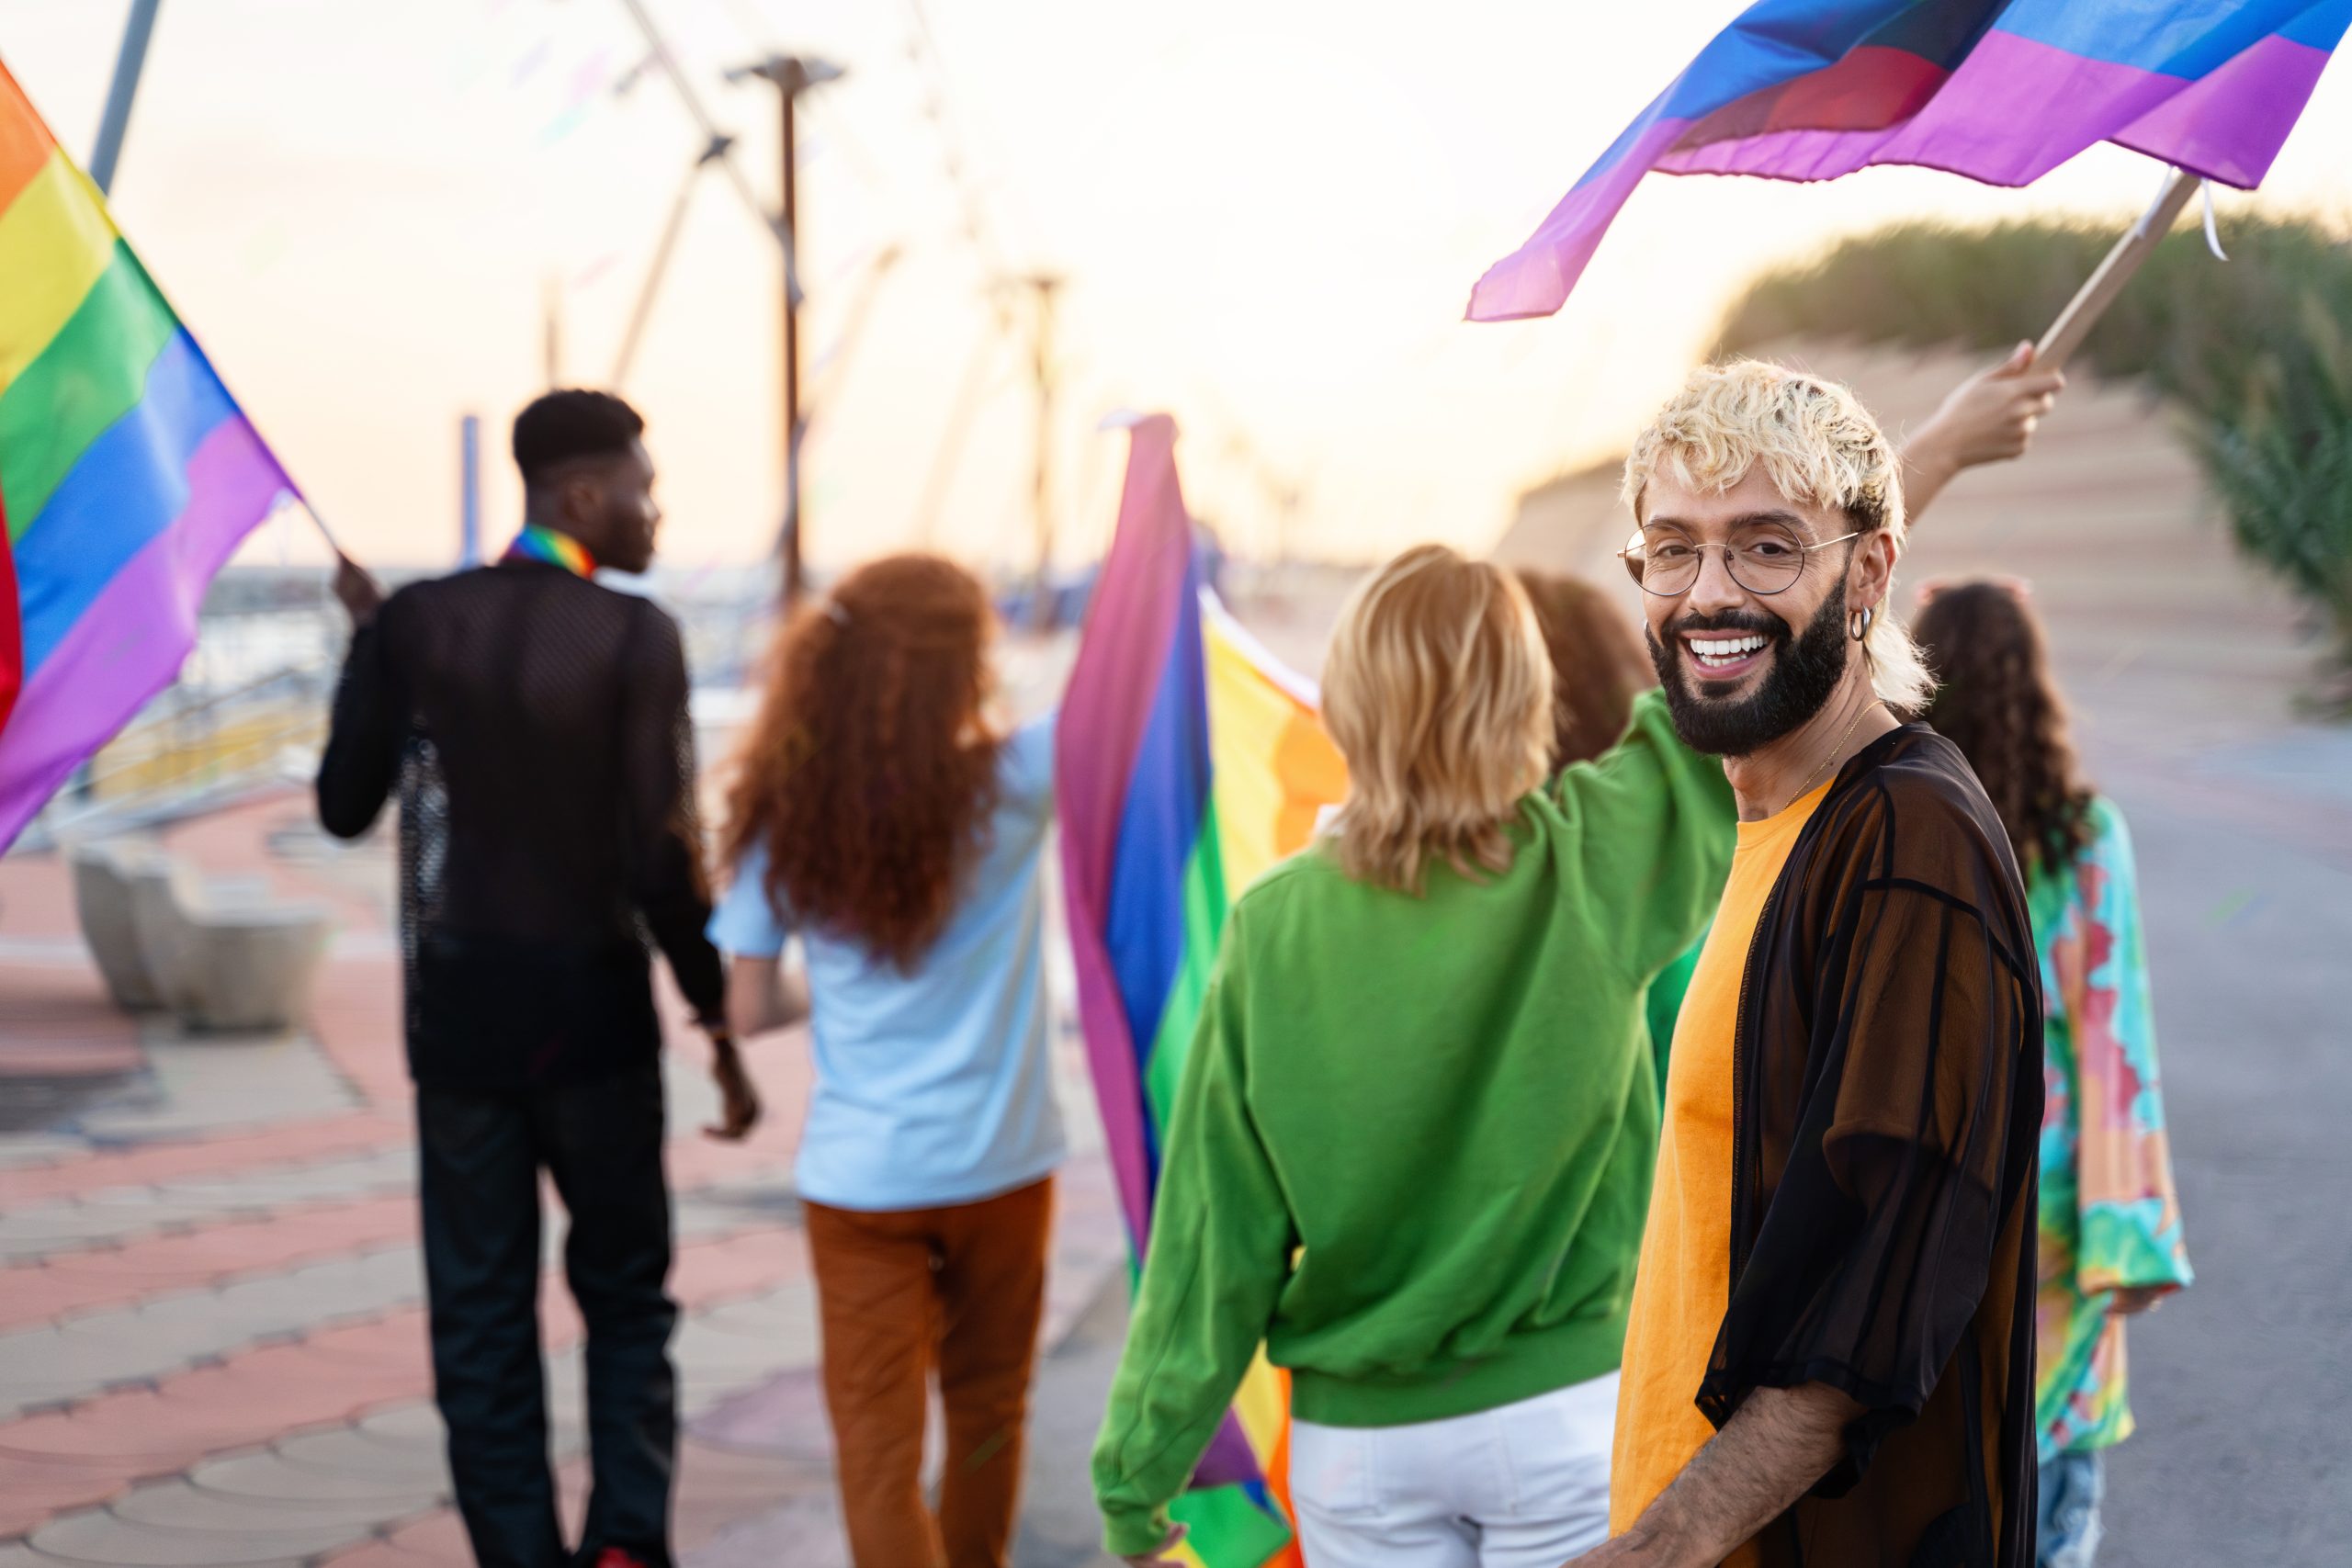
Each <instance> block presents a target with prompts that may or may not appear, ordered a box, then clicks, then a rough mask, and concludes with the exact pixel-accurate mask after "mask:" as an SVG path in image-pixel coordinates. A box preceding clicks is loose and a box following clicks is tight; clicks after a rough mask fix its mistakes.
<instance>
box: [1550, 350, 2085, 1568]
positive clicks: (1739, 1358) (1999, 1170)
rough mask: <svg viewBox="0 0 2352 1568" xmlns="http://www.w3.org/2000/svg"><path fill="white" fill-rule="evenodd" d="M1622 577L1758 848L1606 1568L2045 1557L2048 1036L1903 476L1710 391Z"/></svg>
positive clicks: (1666, 1144)
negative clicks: (2038, 1180)
mask: <svg viewBox="0 0 2352 1568" xmlns="http://www.w3.org/2000/svg"><path fill="white" fill-rule="evenodd" d="M1625 491H1626V496H1627V499H1628V501H1629V502H1631V504H1632V506H1633V508H1634V516H1635V518H1636V520H1637V521H1638V522H1639V523H1640V525H1641V530H1642V531H1641V533H1640V534H1639V536H1636V537H1635V538H1634V540H1633V541H1632V542H1631V543H1630V544H1629V545H1628V547H1627V548H1626V550H1625V552H1624V555H1625V560H1626V564H1627V566H1628V567H1629V569H1630V570H1632V572H1633V574H1634V579H1635V581H1638V582H1639V583H1640V584H1641V586H1642V588H1643V590H1644V595H1645V610H1646V612H1647V619H1648V627H1647V632H1648V640H1649V645H1650V651H1651V657H1652V659H1653V660H1655V662H1656V663H1657V671H1658V676H1659V679H1660V681H1661V682H1663V683H1664V686H1665V689H1666V695H1667V699H1668V705H1669V706H1670V709H1671V711H1672V715H1673V718H1674V722H1675V727H1676V728H1677V730H1678V731H1679V733H1680V735H1681V736H1682V738H1683V739H1685V740H1686V741H1687V742H1689V743H1690V744H1691V745H1692V746H1694V747H1696V748H1698V749H1700V750H1706V751H1712V752H1716V753H1720V754H1721V755H1722V756H1723V757H1724V771H1725V773H1726V774H1727V775H1728V776H1729V778H1730V781H1731V784H1732V787H1733V791H1734V793H1735V795H1736V797H1737V800H1738V807H1739V816H1740V824H1739V842H1738V847H1737V850H1736V854H1735V857H1734V861H1733V865H1732V871H1731V874H1730V879H1729V881H1728V883H1727V885H1726V886H1725V888H1724V900H1723V905H1722V908H1721V911H1720V913H1719V914H1718V915H1717V917H1716V920H1715V924H1714V927H1713V931H1712V933H1711V934H1710V936H1709V938H1708V940H1707V943H1706V947H1705V949H1704V952H1703V953H1702V956H1701V959H1700V962H1699V966H1698V970H1697V972H1696V974H1695V976H1693V978H1692V981H1691V989H1690V993H1689V997H1688V999H1687V1000H1686V1002H1685V1003H1684V1006H1683V1010H1682V1012H1681V1015H1680V1020H1679V1024H1678V1026H1677V1029H1676V1032H1675V1039H1674V1048H1673V1054H1672V1065H1671V1068H1670V1071H1669V1075H1668V1085H1667V1105H1666V1127H1665V1132H1664V1136H1663V1140H1662V1143H1661V1145H1660V1148H1659V1153H1658V1163H1657V1184H1656V1189H1655V1191H1654V1195H1653V1198H1652V1202H1651V1208H1650V1213H1649V1219H1648V1224H1647V1228H1646V1231H1645V1236H1644V1240H1643V1246H1642V1255H1641V1263H1640V1267H1639V1270H1638V1273H1637V1276H1636V1280H1635V1284H1634V1303H1633V1312H1632V1317H1631V1321H1630V1325H1629V1328H1628V1330H1627V1335H1626V1342H1625V1356H1624V1365H1623V1394H1622V1397H1621V1401H1620V1404H1619V1410H1618V1426H1617V1441H1616V1454H1615V1461H1614V1467H1613V1482H1612V1495H1611V1527H1612V1529H1616V1530H1617V1531H1619V1532H1621V1533H1620V1534H1618V1535H1617V1536H1616V1538H1615V1539H1613V1540H1611V1541H1610V1542H1609V1543H1608V1544H1607V1545H1606V1546H1603V1547H1601V1548H1600V1549H1599V1550H1598V1551H1595V1552H1593V1553H1591V1554H1589V1555H1588V1556H1587V1557H1586V1558H1584V1559H1582V1560H1581V1561H1582V1562H1587V1563H1602V1562H1611V1563H1614V1562H1625V1563H1642V1564H1652V1563H1656V1564H1675V1565H1687V1568H1707V1565H1712V1564H1715V1563H1723V1562H1729V1563H1734V1564H1739V1565H1741V1568H1749V1565H1758V1568H1760V1565H1768V1564H1769V1565H1774V1568H1777V1565H1779V1564H1782V1563H1794V1562H1800V1561H1801V1562H1806V1563H1815V1564H1837V1565H1840V1568H1845V1565H1871V1568H1882V1565H1883V1568H1962V1565H1966V1568H1978V1565H1983V1568H2023V1565H2024V1564H2027V1563H2030V1562H2031V1561H2032V1557H2033V1544H2032V1542H2033V1521H2034V1502H2033V1484H2034V1470H2033V1467H2034V1444H2033V1431H2032V1422H2033V1382H2032V1379H2033V1294H2032V1292H2033V1279H2034V1269H2033V1257H2032V1252H2031V1248H2032V1247H2033V1245H2034V1231H2033V1225H2032V1219H2033V1213H2034V1155H2035V1141H2036V1136H2037V1134H2038V1130H2039V1127H2040V1123H2041V1000H2040V996H2039V991H2038V977H2037V971H2036V968H2035V964H2034V957H2033V953H2034V947H2033V939H2032V935H2031V931H2030V925H2029V922H2028V917H2027V913H2026V904H2025V897H2024V893H2023V889H2022V887H2021V886H2020V884H2019V881H2018V870H2017V866H2016V863H2015V861H2014V859H2013V858H2012V855H2011V852H2010V849H2009V843H2008V837H2007V833H2006V831H2005V830H2004V829H2003V828H2002V826H2001V822H2000V819H1999V818H1998V817H1997V816H1996V813H1995V811H1994V808H1993V807H1992V805H1991V803H1990V802H1989V801H1988V800H1987V799H1986V798H1985V793H1984V791H1983V789H1982V788H1981V787H1979V785H1978V784H1977V782H1976V779H1975V776H1974V774H1973V773H1971V772H1970V770H1969V767H1968V764H1967V763H1966V761H1963V760H1962V757H1961V755H1960V753H1959V752H1958V751H1957V750H1954V749H1953V748H1952V747H1951V745H1950V744H1949V743H1948V742H1946V741H1944V740H1943V739H1940V738H1939V737H1938V736H1937V735H1936V734H1935V733H1934V732H1933V731H1932V730H1930V729H1928V728H1927V727H1925V726H1924V725H1920V724H1917V723H1912V722H1908V720H1909V719H1910V717H1911V716H1912V715H1913V714H1914V713H1915V712H1916V711H1917V709H1918V708H1919V706H1920V705H1921V704H1922V702H1923V700H1924V698H1925V696H1926V694H1927V693H1928V689H1929V684H1928V675H1927V672H1926V671H1925V670H1924V669H1923V668H1922V667H1921V665H1920V662H1919V660H1918V656H1917V652H1916V651H1915V650H1914V649H1913V648H1912V646H1911V642H1910V638H1909V637H1908V636H1907V635H1906V634H1905V632H1904V631H1903V629H1902V628H1901V627H1900V626H1898V625H1896V624H1895V623H1894V621H1893V619H1892V618H1890V617H1889V616H1888V615H1887V614H1886V612H1885V606H1886V604H1887V603H1888V600H1889V597H1890V595H1891V592H1892V589H1893V585H1894V569H1895V564H1896V561H1897V560H1898V558H1900V556H1901V554H1902V549H1903V539H1904V501H1903V485H1902V478H1901V465H1900V461H1899V459H1898V457H1897V456H1896V454H1895V452H1894V448H1893V446H1891V444H1890V443H1889V442H1888V441H1887V439H1886V437H1885V435H1884V434H1883V433H1882V432H1881V431H1880V429H1879V428H1878V426H1877V424H1876V423H1875V422H1874V421H1872V419H1871V416H1870V415H1869V413H1868V412H1865V411H1864V410H1863V409H1862V407H1861V406H1860V403H1859V402H1857V401H1856V400H1855V399H1854V398H1853V396H1852V395H1851V394H1850V393H1849V392H1848V391H1847V390H1846V389H1844V388H1842V387H1838V386H1836V385H1834V384H1832V383H1829V382H1826V381H1823V380H1820V379H1817V378H1813V377H1809V376H1804V375H1800V374H1797V373H1795V372H1792V371H1788V370H1783V369H1780V368H1778V367H1771V366H1767V365H1760V364H1754V363H1743V364H1736V365H1731V366H1727V367H1715V368H1711V369H1707V370H1702V371H1701V372H1699V373H1698V374H1696V375H1695V376H1693V377H1692V378H1691V381H1690V382H1689V384H1688V385H1686V386H1685V388H1684V389H1682V391H1681V392H1680V393H1679V394H1678V395H1677V396H1676V397H1675V398H1674V400H1672V401H1670V402H1669V403H1668V405H1667V407H1666V408H1665V409H1664V411H1662V412H1660V414H1659V415H1658V417H1657V421H1656V422H1655V423H1653V424H1652V426H1651V427H1650V428H1649V429H1648V430H1647V431H1646V432H1645V433H1644V434H1643V435H1642V436H1641V438H1640V439H1639V440H1638V441H1637V442H1636V443H1635V445H1634V452H1633V455H1632V457H1630V458H1629V459H1628V460H1627V464H1626V479H1625Z"/></svg>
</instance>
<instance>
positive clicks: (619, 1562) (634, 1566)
mask: <svg viewBox="0 0 2352 1568" xmlns="http://www.w3.org/2000/svg"><path fill="white" fill-rule="evenodd" d="M596 1568H650V1564H649V1563H647V1562H646V1561H645V1559H644V1558H642V1557H639V1555H638V1554H637V1553H636V1552H634V1551H622V1550H621V1549H620V1548H619V1547H617V1546H608V1547H606V1548H605V1550H604V1551H600V1552H598V1553H597V1554H596Z"/></svg>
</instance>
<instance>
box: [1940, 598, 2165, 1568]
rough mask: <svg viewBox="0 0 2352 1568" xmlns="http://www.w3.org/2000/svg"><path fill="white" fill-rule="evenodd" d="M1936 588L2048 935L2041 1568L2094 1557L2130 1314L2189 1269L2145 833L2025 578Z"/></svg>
mask: <svg viewBox="0 0 2352 1568" xmlns="http://www.w3.org/2000/svg"><path fill="white" fill-rule="evenodd" d="M1926 598H1927V605H1926V608H1925V609H1923V610H1922V611H1921V612H1920V614H1919V616H1918V618H1917V622H1916V623H1915V624H1914V626H1913V628H1912V635H1913V637H1915V638H1916V639H1917V642H1918V644H1919V646H1920V649H1922V651H1924V652H1925V653H1926V655H1927V657H1928V664H1929V666H1930V667H1931V668H1932V669H1933V670H1934V671H1935V672H1936V675H1937V677H1938V679H1939V681H1940V682H1941V684H1940V685H1939V687H1938V688H1937V690H1936V695H1935V699H1934V701H1933V702H1932V703H1931V704H1930V705H1929V706H1928V714H1927V718H1928V723H1929V724H1931V725H1933V726H1934V727H1935V728H1937V729H1938V730H1939V732H1941V733H1942V735H1943V736H1944V737H1945V738H1946V739H1949V740H1951V742H1952V743H1953V744H1954V745H1956V746H1958V747H1959V748H1960V749H1961V750H1962V752H1963V753H1964V754H1965V755H1966V756H1967V758H1968V762H1969V765H1970V766H1971V767H1973V768H1974V769H1975V770H1976V776H1977V778H1978V779H1979V780H1981V781H1982V782H1983V784H1984V785H1985V794H1986V795H1990V796H1991V797H1992V801H1993V805H1994V807H1996V809H1997V810H1998V811H1999V812H2000V815H2001V821H2002V824H2003V826H2005V827H2007V829H2008V831H2009V839H2010V841H2011V843H2012V845H2013V846H2014V847H2015V849H2016V851H2017V858H2018V866H2019V867H2020V868H2021V869H2022V870H2023V871H2024V873H2025V879H2026V903H2027V907H2028V909H2029V912H2030V915H2031V917H2032V920H2033V935H2034V944H2035V946H2036V947H2037V948H2039V949H2040V950H2041V993H2042V1008H2043V1028H2042V1050H2043V1057H2042V1076H2043V1085H2042V1089H2043V1093H2042V1117H2041V1247H2040V1257H2041V1264H2040V1280H2039V1282H2038V1285H2037V1287H2036V1292H2035V1316H2036V1317H2037V1319H2038V1320H2039V1322H2038V1324H2037V1327H2038V1330H2039V1336H2038V1345H2037V1351H2036V1356H2035V1376H2034V1416H2035V1424H2036V1430H2037V1435H2038V1438H2039V1441H2040V1445H2041V1517H2040V1520H2039V1524H2040V1534H2039V1544H2038V1548H2037V1551H2038V1554H2039V1561H2040V1562H2041V1568H2090V1563H2091V1560H2092V1558H2093V1556H2094V1554H2095V1553H2096V1552H2097V1551H2098V1538H2099V1522H2098V1506H2099V1495H2100V1492H2101V1491H2102V1490H2103V1487H2104V1477H2103V1468H2104V1464H2103V1460H2102V1457H2101V1456H2102V1455H2104V1454H2105V1452H2106V1450H2108V1449H2109V1448H2110V1447H2112V1446H2113V1445H2115V1444H2117V1443H2120V1442H2121V1441H2122V1440H2123V1439H2124V1438H2127V1437H2129V1436H2131V1427H2132V1421H2131V1407H2130V1405H2129V1404H2128V1403H2127V1402H2126V1399H2125V1379H2124V1359H2123V1320H2124V1319H2125V1318H2126V1317H2128V1316H2130V1315H2131V1314H2134V1313H2138V1312H2143V1311H2145V1310H2146V1309H2148V1308H2149V1307H2151V1306H2153V1305H2154V1304H2155V1303H2156V1302H2158V1301H2159V1300H2161V1299H2162V1298H2163V1297H2164V1296H2165V1295H2168V1294H2170V1293H2171V1292H2174V1291H2177V1290H2178V1289H2180V1288H2181V1287H2182V1286H2184V1285H2187V1284H2188V1281H2189V1278H2190V1275H2189V1268H2188V1251H2187V1249H2186V1248H2185V1247H2183V1245H2182V1242H2181V1233H2180V1201H2179V1199H2178V1198H2177V1197H2176V1196H2175V1194H2174V1191H2173V1179H2172V1156H2171V1153H2170V1150H2169V1146H2168V1145H2167V1144H2166V1141H2165V1113H2164V1097H2163V1091H2162V1089H2161V1088H2160V1086H2159V1084H2158V1082H2157V1077H2156V1039H2155V1030H2154V1023H2153V1022H2152V1021H2151V1019H2150V1016H2149V1003H2148V971H2147V954H2146V950H2145V947H2144V945H2143V942H2142V940H2141V934H2140V900H2139V893H2138V888H2137V885H2136V875H2135V872H2134V868H2133V864H2132V859H2131V834H2130V833H2129V832H2128V831H2126V829H2125V828H2124V826H2123V814H2122V813H2121V812H2120V811H2118V810H2117V809H2116V808H2115V806H2114V804H2113V803H2112V802H2110V801H2109V800H2107V799H2106V798H2105V797H2104V796H2102V795H2098V794H2097V793H2096V792H2094V791H2093V790H2092V789H2091V787H2090V786H2089V785H2088V784H2086V783H2085V782H2084V781H2083V779H2082V778H2081V776H2080V775H2079V774H2078V773H2076V772H2075V753H2074V749H2073V748H2072V747H2071V746H2070V745H2069V744H2068V743H2067V739H2066V710H2065V706H2064V704H2063V703H2062V702H2061V701H2060V700H2059V696H2058V691H2057V688H2056V686H2055V685H2054V684H2053V683H2052V681H2051V678H2050V669H2049V660H2048V656H2047V655H2046V654H2045V653H2044V652H2043V649H2042V638H2041V627H2040V626H2038V625H2037V624H2036V623H2035V620H2034V615H2033V612H2032V610H2031V609H2030V608H2029V607H2028V606H2027V603H2026V599H2025V594H2024V591H2023V590H2022V589H2021V588H2020V587H2018V585H2016V584H2013V583H2005V582H1989V581H1988V582H1969V583H1963V584H1962V585H1960V586H1958V587H1950V588H1942V589H1939V590H1931V591H1929V592H1928V593H1927V594H1926Z"/></svg>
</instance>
